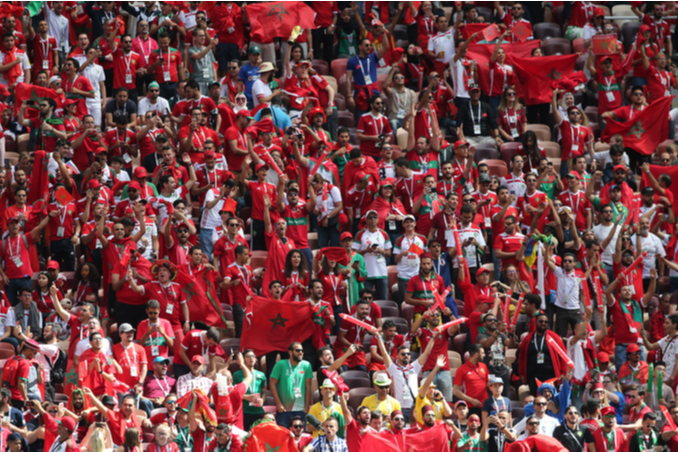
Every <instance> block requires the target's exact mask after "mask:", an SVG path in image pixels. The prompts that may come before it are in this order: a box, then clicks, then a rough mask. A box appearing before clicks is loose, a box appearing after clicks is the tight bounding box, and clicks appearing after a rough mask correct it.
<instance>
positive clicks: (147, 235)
mask: <svg viewBox="0 0 678 452" xmlns="http://www.w3.org/2000/svg"><path fill="white" fill-rule="evenodd" d="M135 223H136V222H135ZM145 223H146V232H144V235H142V236H141V239H139V242H138V243H137V244H138V245H139V246H143V247H145V248H146V249H145V250H144V254H142V256H144V257H145V258H146V259H150V258H151V255H152V254H153V237H158V227H157V226H156V225H155V221H153V219H152V218H148V217H146V222H145ZM139 228H140V226H139V225H138V224H136V225H135V226H134V230H133V231H132V235H133V236H134V235H136V234H137V233H138V232H139Z"/></svg>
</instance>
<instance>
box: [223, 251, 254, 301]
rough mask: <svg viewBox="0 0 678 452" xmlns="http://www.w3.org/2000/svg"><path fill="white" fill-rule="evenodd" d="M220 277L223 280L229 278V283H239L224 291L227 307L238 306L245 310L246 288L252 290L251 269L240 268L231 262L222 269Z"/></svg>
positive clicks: (247, 293) (247, 292)
mask: <svg viewBox="0 0 678 452" xmlns="http://www.w3.org/2000/svg"><path fill="white" fill-rule="evenodd" d="M222 275H223V277H224V278H229V279H230V280H231V281H236V280H237V281H240V284H238V285H237V286H234V287H231V289H230V290H226V291H225V292H226V299H227V300H228V304H229V305H231V306H233V305H234V304H239V305H241V306H242V307H243V309H245V308H246V307H247V297H248V296H249V291H248V290H247V289H246V288H247V287H249V288H250V290H251V289H252V278H253V272H252V267H250V266H249V265H244V266H242V267H241V266H239V265H238V264H237V263H236V262H233V263H231V264H230V265H229V266H228V267H226V268H225V269H223V271H222Z"/></svg>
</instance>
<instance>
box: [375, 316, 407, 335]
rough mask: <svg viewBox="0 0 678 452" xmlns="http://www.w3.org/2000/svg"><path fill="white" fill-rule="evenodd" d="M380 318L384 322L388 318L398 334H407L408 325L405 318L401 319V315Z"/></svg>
mask: <svg viewBox="0 0 678 452" xmlns="http://www.w3.org/2000/svg"><path fill="white" fill-rule="evenodd" d="M381 319H382V320H383V321H384V322H385V321H387V320H390V321H392V322H393V323H395V324H396V329H397V330H398V333H399V334H407V333H408V332H409V331H410V325H409V324H408V322H407V320H405V319H403V318H402V317H382V318H381Z"/></svg>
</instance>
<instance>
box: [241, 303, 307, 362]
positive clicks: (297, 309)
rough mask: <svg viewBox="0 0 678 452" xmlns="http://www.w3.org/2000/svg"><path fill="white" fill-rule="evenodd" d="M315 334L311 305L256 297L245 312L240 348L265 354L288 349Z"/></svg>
mask: <svg viewBox="0 0 678 452" xmlns="http://www.w3.org/2000/svg"><path fill="white" fill-rule="evenodd" d="M314 332H315V323H314V322H313V310H312V308H311V305H310V304H309V303H308V302H305V301H279V300H272V299H269V298H264V297H258V296H255V297H253V298H252V299H251V300H250V301H249V303H248V304H247V309H246V310H245V321H244V322H243V329H242V337H241V338H240V348H241V349H242V350H246V349H248V348H251V349H252V350H254V353H256V354H257V356H259V355H264V354H266V353H268V352H272V351H276V350H287V347H289V345H290V344H291V343H292V342H303V341H305V340H306V339H308V338H309V337H311V335H312V334H313V333H314Z"/></svg>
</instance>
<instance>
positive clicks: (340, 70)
mask: <svg viewBox="0 0 678 452" xmlns="http://www.w3.org/2000/svg"><path fill="white" fill-rule="evenodd" d="M347 63H348V58H337V59H336V60H332V74H331V75H332V77H334V78H336V79H337V80H341V77H342V76H343V75H344V74H346V64H347Z"/></svg>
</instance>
